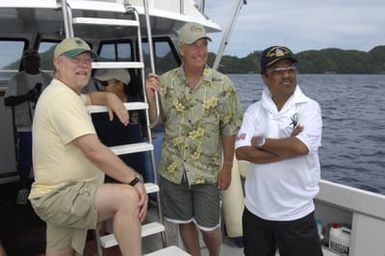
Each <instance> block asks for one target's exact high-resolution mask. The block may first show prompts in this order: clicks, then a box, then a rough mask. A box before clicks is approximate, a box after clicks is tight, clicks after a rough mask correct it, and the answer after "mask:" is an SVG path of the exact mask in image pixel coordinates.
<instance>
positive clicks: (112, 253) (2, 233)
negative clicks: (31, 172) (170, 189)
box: [0, 183, 243, 256]
mask: <svg viewBox="0 0 385 256" xmlns="http://www.w3.org/2000/svg"><path fill="white" fill-rule="evenodd" d="M17 190H18V187H17V183H9V184H2V185H0V240H1V242H2V244H3V246H4V247H5V250H6V252H7V255H8V256H20V255H23V256H37V255H38V256H41V255H44V250H45V223H44V222H43V221H41V220H40V219H39V217H38V216H37V215H36V214H35V212H34V211H33V209H32V207H31V205H30V204H29V203H28V204H26V205H16V196H17ZM155 216H156V208H155V207H151V206H150V209H149V213H148V218H149V219H153V218H156V217H155ZM166 234H167V241H168V244H169V245H177V244H178V238H177V228H176V226H175V225H173V224H167V223H166ZM161 247H162V245H161V237H160V235H154V236H151V237H146V238H144V239H143V253H144V254H145V253H149V252H152V251H154V250H159V249H160V248H161ZM84 255H85V256H91V255H92V256H94V255H96V243H95V240H94V237H93V234H92V232H90V233H89V236H88V241H87V244H86V248H85V252H84ZM103 255H104V256H106V255H108V256H118V255H121V254H120V251H119V248H118V247H117V246H116V247H112V248H109V249H105V250H104V252H103ZM208 255H209V254H208V251H207V249H206V248H202V256H208ZM221 255H223V256H237V255H243V249H242V248H240V247H238V246H237V245H236V244H235V243H234V242H233V241H232V240H231V239H229V238H227V237H225V236H224V237H223V244H222V249H221Z"/></svg>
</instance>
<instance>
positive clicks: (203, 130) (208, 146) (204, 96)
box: [160, 67, 242, 185]
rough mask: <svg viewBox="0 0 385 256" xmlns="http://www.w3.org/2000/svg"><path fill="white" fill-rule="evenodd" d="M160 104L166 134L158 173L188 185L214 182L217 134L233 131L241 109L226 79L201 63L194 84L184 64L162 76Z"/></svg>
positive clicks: (219, 152) (218, 158)
mask: <svg viewBox="0 0 385 256" xmlns="http://www.w3.org/2000/svg"><path fill="white" fill-rule="evenodd" d="M160 105H161V113H162V120H163V124H164V127H165V136H164V141H163V147H162V156H161V163H160V175H161V176H162V177H164V178H165V179H167V180H169V181H171V182H174V183H180V182H181V181H182V178H183V174H184V172H186V177H187V180H188V182H189V184H190V185H193V184H202V183H216V181H217V175H218V172H219V170H220V166H221V159H222V136H232V135H235V134H236V133H237V131H238V130H239V128H240V125H241V122H242V112H241V110H240V106H239V100H238V97H237V94H236V89H235V87H234V85H233V83H232V82H231V80H230V79H229V78H228V77H227V76H225V75H223V74H221V73H219V72H217V71H215V70H213V69H211V68H209V67H206V68H205V70H204V73H203V77H202V79H201V80H200V81H199V83H198V85H197V86H196V88H195V89H194V90H191V89H190V87H189V84H188V82H187V80H186V77H185V74H184V71H183V67H179V68H176V69H173V70H171V71H168V72H167V73H165V74H163V75H162V76H161V90H160Z"/></svg>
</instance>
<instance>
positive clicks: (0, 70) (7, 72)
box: [0, 40, 26, 87]
mask: <svg viewBox="0 0 385 256" xmlns="http://www.w3.org/2000/svg"><path fill="white" fill-rule="evenodd" d="M24 48H26V42H25V41H22V40H20V41H14V40H1V41H0V56H1V58H0V87H3V86H4V87H5V86H7V83H8V80H9V79H10V78H11V76H12V75H14V74H15V73H16V72H18V71H19V67H20V62H21V56H22V55H23V50H24Z"/></svg>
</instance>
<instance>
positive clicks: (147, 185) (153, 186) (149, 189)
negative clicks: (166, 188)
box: [144, 183, 159, 194]
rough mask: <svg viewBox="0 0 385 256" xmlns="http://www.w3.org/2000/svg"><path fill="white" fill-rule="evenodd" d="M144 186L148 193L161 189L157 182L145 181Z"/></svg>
mask: <svg viewBox="0 0 385 256" xmlns="http://www.w3.org/2000/svg"><path fill="white" fill-rule="evenodd" d="M144 188H145V189H146V192H147V194H150V193H154V192H158V191H159V186H158V185H156V184H155V183H144Z"/></svg>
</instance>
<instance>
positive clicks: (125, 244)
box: [29, 38, 148, 255]
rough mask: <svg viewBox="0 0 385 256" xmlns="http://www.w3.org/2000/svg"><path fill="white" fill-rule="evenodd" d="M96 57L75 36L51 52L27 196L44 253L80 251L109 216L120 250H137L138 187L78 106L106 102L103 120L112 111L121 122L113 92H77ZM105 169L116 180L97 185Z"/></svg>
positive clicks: (143, 200)
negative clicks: (51, 73)
mask: <svg viewBox="0 0 385 256" xmlns="http://www.w3.org/2000/svg"><path fill="white" fill-rule="evenodd" d="M96 58H97V55H96V53H95V52H93V51H92V50H91V49H90V47H89V46H88V44H87V43H86V42H84V41H83V40H81V39H80V38H67V39H64V40H63V41H62V42H61V43H60V44H58V45H57V47H56V48H55V52H54V60H53V63H54V66H55V77H54V79H53V80H52V82H51V84H50V85H49V86H48V87H47V88H46V90H44V92H43V93H42V94H41V96H40V99H39V101H38V103H37V106H36V110H35V119H34V123H33V130H32V132H33V141H34V144H33V163H34V174H35V182H34V183H33V184H32V189H31V193H30V196H29V199H30V201H31V203H32V206H33V208H34V210H35V211H36V213H37V214H38V215H39V217H40V218H42V219H43V220H44V221H45V222H46V223H47V248H46V255H73V254H74V252H76V253H77V254H80V255H81V254H83V250H84V244H85V240H86V235H87V230H88V229H95V228H96V223H97V222H98V221H102V220H104V219H107V218H110V217H112V218H113V227H114V233H115V235H116V238H117V241H118V243H119V246H120V249H121V251H122V255H141V236H140V235H141V221H143V219H144V217H145V215H146V213H147V202H148V197H147V194H146V191H145V188H144V185H143V183H142V182H141V181H140V180H139V179H138V176H137V173H136V172H135V171H134V170H133V169H132V168H130V167H128V166H126V165H125V164H124V163H123V162H122V161H121V160H120V159H119V158H118V157H117V156H116V155H115V154H114V153H113V152H112V151H111V150H109V148H107V147H106V146H104V145H103V144H102V143H101V142H100V141H99V139H98V137H97V136H96V132H95V129H94V127H93V125H92V122H91V119H90V117H89V115H88V114H87V111H86V107H85V105H87V104H94V105H106V106H107V107H108V108H109V113H110V119H112V118H113V114H112V113H113V112H114V113H115V114H116V115H117V116H118V118H119V119H120V120H121V121H122V122H123V123H124V124H127V123H128V114H127V110H126V109H125V107H124V105H123V104H122V102H121V101H120V100H119V99H118V98H117V97H116V96H115V95H114V94H112V93H105V92H95V93H92V94H89V95H83V94H81V90H82V88H84V86H86V85H87V83H88V81H89V79H90V76H91V63H92V61H93V59H96ZM104 173H106V174H108V175H109V176H111V177H113V178H114V179H116V180H118V181H120V182H121V183H123V184H102V182H103V178H104Z"/></svg>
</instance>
